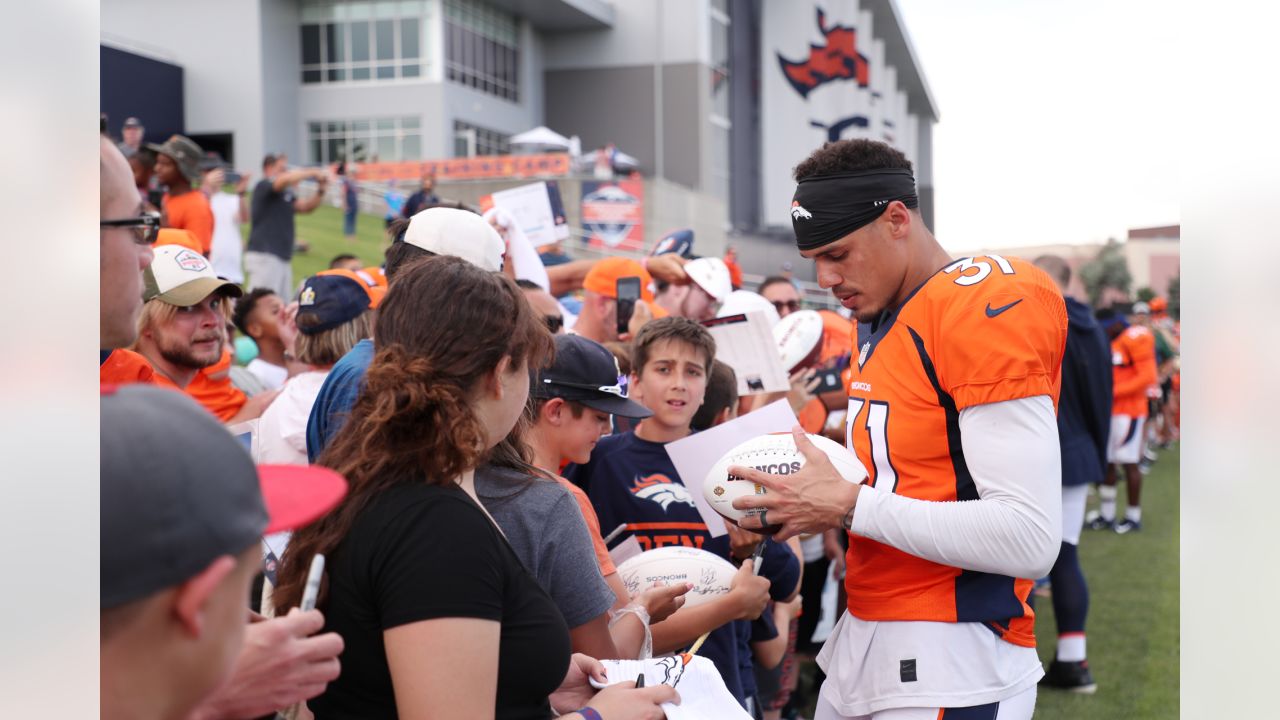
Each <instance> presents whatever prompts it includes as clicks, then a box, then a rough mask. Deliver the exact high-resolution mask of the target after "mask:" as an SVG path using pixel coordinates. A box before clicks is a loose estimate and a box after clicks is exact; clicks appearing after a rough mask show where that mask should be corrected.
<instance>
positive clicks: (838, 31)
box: [778, 8, 871, 99]
mask: <svg viewBox="0 0 1280 720" xmlns="http://www.w3.org/2000/svg"><path fill="white" fill-rule="evenodd" d="M817 11H818V32H820V33H822V37H823V40H825V44H823V45H814V44H812V43H810V45H809V58H808V59H807V60H805V61H803V62H795V61H793V60H788V59H786V58H784V57H783V56H782V53H778V62H779V63H781V64H782V74H783V75H784V76H785V77H786V78H787V82H789V83H791V87H793V88H795V89H796V92H798V93H800V97H803V98H805V99H808V97H809V93H810V92H812V91H813V90H814V89H815V88H817V87H818V86H819V85H825V84H826V83H829V82H835V81H836V80H854V81H856V82H857V83H858V86H859V87H867V86H868V85H869V84H870V83H871V67H870V65H868V64H867V56H866V55H863V54H862V53H860V52H858V31H857V30H855V29H854V28H852V27H847V26H845V25H836V26H834V27H832V28H827V14H826V13H825V12H823V11H822V8H817Z"/></svg>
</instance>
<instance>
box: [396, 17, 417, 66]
mask: <svg viewBox="0 0 1280 720" xmlns="http://www.w3.org/2000/svg"><path fill="white" fill-rule="evenodd" d="M418 39H419V37H418V20H417V18H404V19H403V20H401V21H400V57H402V58H404V59H406V60H407V59H410V58H417V57H418Z"/></svg>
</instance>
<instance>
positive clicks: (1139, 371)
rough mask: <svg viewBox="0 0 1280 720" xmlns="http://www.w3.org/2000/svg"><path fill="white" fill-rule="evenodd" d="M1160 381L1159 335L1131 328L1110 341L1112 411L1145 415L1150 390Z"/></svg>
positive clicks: (1140, 328)
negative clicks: (1157, 339) (1158, 368)
mask: <svg viewBox="0 0 1280 720" xmlns="http://www.w3.org/2000/svg"><path fill="white" fill-rule="evenodd" d="M1157 382H1159V380H1158V376H1157V371H1156V336H1155V335H1152V334H1151V331H1150V330H1148V329H1147V328H1145V327H1142V326H1141V325H1134V326H1132V327H1129V328H1128V329H1126V330H1125V331H1124V332H1122V333H1120V334H1119V335H1117V336H1116V339H1115V340H1112V341H1111V387H1112V390H1111V393H1112V397H1113V399H1112V401H1111V414H1112V415H1127V416H1129V417H1146V415H1147V390H1148V389H1149V388H1151V387H1152V386H1154V385H1155V384H1156V383H1157Z"/></svg>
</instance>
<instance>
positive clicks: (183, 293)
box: [142, 245, 244, 307]
mask: <svg viewBox="0 0 1280 720" xmlns="http://www.w3.org/2000/svg"><path fill="white" fill-rule="evenodd" d="M215 292H221V293H222V294H224V295H227V296H229V297H237V298H238V297H240V296H241V295H243V294H244V292H243V291H241V290H240V286H239V285H236V284H235V283H233V282H231V281H230V280H224V279H222V278H220V277H218V276H217V275H216V274H215V273H214V272H213V265H212V264H210V263H209V261H208V260H207V259H205V257H204V256H203V255H201V254H200V253H198V252H196V251H195V250H192V249H191V248H187V247H183V246H181V245H158V246H156V248H155V258H154V259H153V260H152V261H151V265H149V266H148V267H147V269H146V270H143V271H142V300H143V302H146V301H148V300H156V299H159V300H162V301H164V302H167V303H169V304H170V305H177V306H178V307H189V306H191V305H196V304H198V303H200V302H201V301H202V300H204V299H205V298H207V297H209V296H210V295H212V294H213V293H215Z"/></svg>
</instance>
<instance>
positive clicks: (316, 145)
mask: <svg viewBox="0 0 1280 720" xmlns="http://www.w3.org/2000/svg"><path fill="white" fill-rule="evenodd" d="M316 125H318V123H311V126H312V127H315V126H316ZM311 135H312V137H311V162H313V163H323V162H324V141H323V140H321V139H320V138H319V137H316V135H318V133H314V132H313V133H312V134H311Z"/></svg>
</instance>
